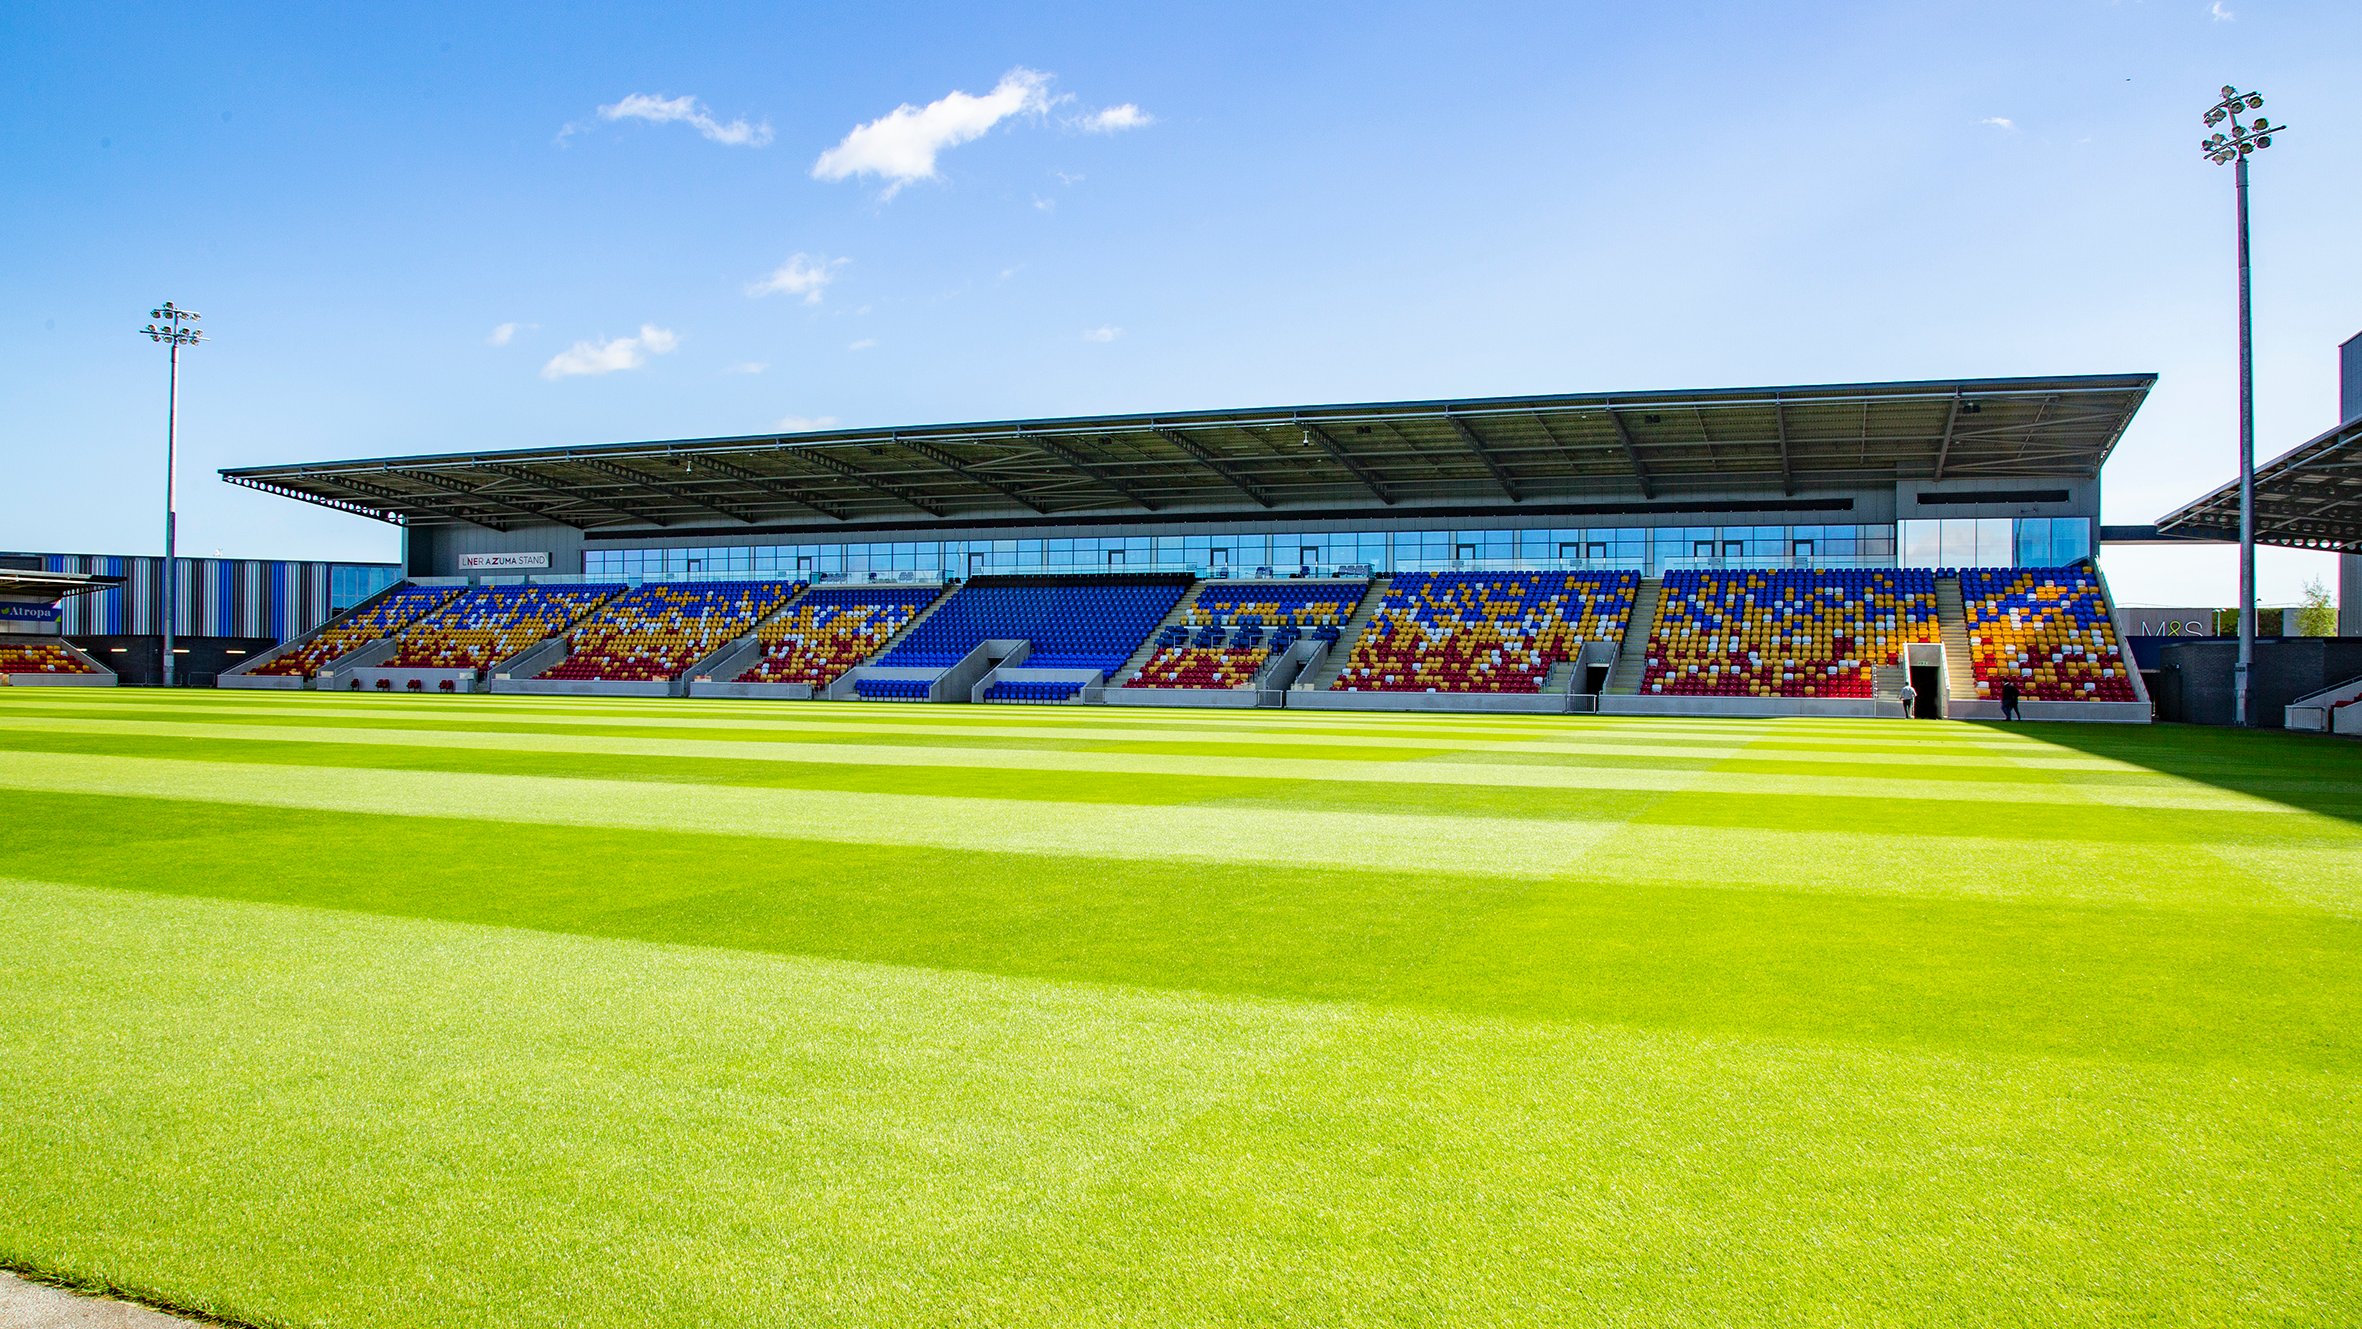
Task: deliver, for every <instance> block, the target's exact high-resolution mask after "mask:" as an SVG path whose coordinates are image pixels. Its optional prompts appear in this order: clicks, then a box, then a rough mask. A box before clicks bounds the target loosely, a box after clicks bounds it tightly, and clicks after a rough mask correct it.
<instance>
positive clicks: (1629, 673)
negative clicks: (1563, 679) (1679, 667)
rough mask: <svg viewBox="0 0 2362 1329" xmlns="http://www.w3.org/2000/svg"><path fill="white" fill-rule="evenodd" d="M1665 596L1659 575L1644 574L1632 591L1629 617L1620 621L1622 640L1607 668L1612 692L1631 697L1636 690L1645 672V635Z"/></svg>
mask: <svg viewBox="0 0 2362 1329" xmlns="http://www.w3.org/2000/svg"><path fill="white" fill-rule="evenodd" d="M1664 597H1665V581H1664V578H1662V577H1644V578H1642V579H1641V583H1640V589H1639V590H1637V591H1635V592H1633V595H1632V618H1631V620H1630V621H1629V622H1627V623H1626V624H1625V625H1624V640H1623V642H1622V644H1620V645H1619V646H1618V647H1617V649H1616V665H1615V668H1613V669H1610V670H1609V671H1608V676H1607V691H1608V693H1609V694H1610V695H1612V696H1619V697H1631V696H1637V695H1638V694H1639V692H1640V680H1641V678H1642V676H1644V675H1645V674H1647V673H1648V643H1649V638H1650V637H1651V636H1653V635H1655V633H1656V630H1657V606H1658V604H1659V603H1660V602H1661V601H1663V599H1664Z"/></svg>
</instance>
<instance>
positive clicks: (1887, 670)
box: [1870, 664, 1911, 701]
mask: <svg viewBox="0 0 2362 1329" xmlns="http://www.w3.org/2000/svg"><path fill="white" fill-rule="evenodd" d="M1910 678H1911V671H1910V670H1909V669H1908V668H1906V667H1905V666H1902V665H1899V664H1883V665H1872V666H1870V695H1871V696H1873V697H1876V698H1878V699H1879V700H1880V701H1897V700H1900V699H1901V697H1902V695H1903V684H1904V683H1906V682H1909V681H1910Z"/></svg>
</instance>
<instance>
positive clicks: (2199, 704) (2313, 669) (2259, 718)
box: [2157, 637, 2362, 729]
mask: <svg viewBox="0 0 2362 1329" xmlns="http://www.w3.org/2000/svg"><path fill="white" fill-rule="evenodd" d="M2161 656H2162V667H2161V668H2160V669H2159V670H2158V679H2157V681H2158V697H2157V716H2158V718H2159V719H2161V720H2180V721H2185V722H2187V723H2190V724H2217V725H2227V724H2230V723H2231V722H2232V719H2233V715H2232V712H2233V709H2234V702H2233V698H2234V695H2235V694H2234V691H2233V682H2232V666H2233V665H2235V664H2236V663H2237V662H2238V659H2239V643H2238V642H2237V641H2233V640H2228V639H2225V640H2217V641H2177V642H2174V643H2172V644H2170V645H2168V646H2166V648H2165V649H2164V651H2163V652H2162V653H2161ZM2357 675H2362V637H2279V638H2274V639H2272V640H2269V641H2259V642H2257V643H2256V644H2255V671H2254V674H2253V677H2252V678H2251V680H2250V682H2251V685H2252V687H2251V693H2252V695H2251V696H2250V697H2249V698H2248V706H2249V710H2250V716H2249V718H2250V719H2251V720H2252V721H2253V723H2255V724H2256V725H2257V726H2259V727H2262V728H2267V729H2278V728H2280V727H2281V726H2282V725H2283V724H2285V723H2286V720H2287V708H2288V704H2289V703H2290V702H2292V701H2295V700H2296V699H2297V698H2299V697H2304V696H2309V695H2311V694H2312V693H2315V692H2319V691H2320V690H2321V689H2323V688H2326V687H2331V686H2333V685H2335V684H2338V683H2343V682H2344V681H2346V680H2347V679H2349V678H2353V677H2356V676H2357Z"/></svg>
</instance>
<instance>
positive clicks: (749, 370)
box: [722, 360, 771, 374]
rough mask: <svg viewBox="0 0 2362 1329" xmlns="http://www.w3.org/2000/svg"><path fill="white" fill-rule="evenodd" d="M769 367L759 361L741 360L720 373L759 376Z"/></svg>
mask: <svg viewBox="0 0 2362 1329" xmlns="http://www.w3.org/2000/svg"><path fill="white" fill-rule="evenodd" d="M770 367H771V366H769V365H767V364H764V363H763V362H762V361H760V360H741V361H739V362H738V363H736V364H734V365H732V366H730V367H729V368H728V369H725V370H723V371H722V372H723V373H725V374H760V373H762V372H763V371H764V370H766V369H769V368H770Z"/></svg>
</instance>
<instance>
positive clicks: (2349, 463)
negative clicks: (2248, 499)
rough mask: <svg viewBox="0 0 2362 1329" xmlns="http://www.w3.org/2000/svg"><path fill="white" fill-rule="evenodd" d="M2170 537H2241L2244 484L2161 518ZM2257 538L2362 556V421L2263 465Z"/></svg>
mask: <svg viewBox="0 0 2362 1329" xmlns="http://www.w3.org/2000/svg"><path fill="white" fill-rule="evenodd" d="M2157 529H2158V531H2159V532H2161V533H2163V534H2166V535H2194V536H2208V535H2211V536H2219V537H2224V538H2228V539H2233V540H2235V539H2238V538H2239V482H2238V481H2237V480H2236V479H2234V480H2232V481H2231V482H2230V483H2228V484H2226V485H2224V486H2222V487H2221V488H2219V489H2217V490H2215V491H2214V492H2212V493H2210V494H2208V495H2206V496H2205V497H2203V498H2200V499H2198V500H2197V501H2196V502H2193V503H2187V504H2184V505H2183V506H2181V507H2179V508H2176V509H2174V510H2173V511H2172V512H2169V513H2167V514H2166V515H2165V516H2163V517H2160V518H2158V519H2157ZM2255 538H2256V540H2257V541H2258V542H2259V543H2262V544H2268V545H2288V546H2290V547H2292V548H2297V549H2336V550H2340V551H2342V552H2344V553H2348V554H2355V553H2362V419H2353V420H2348V421H2346V422H2345V423H2344V424H2342V425H2339V426H2338V427H2337V428H2335V429H2332V430H2330V431H2329V432H2328V433H2326V434H2323V435H2321V436H2320V437H2319V438H2316V439H2313V440H2312V441H2311V442H2308V443H2304V444H2301V445H2299V446H2297V447H2296V448H2294V449H2292V450H2290V451H2288V452H2285V453H2282V454H2281V455H2279V456H2277V457H2274V458H2273V459H2272V460H2270V461H2268V462H2265V463H2263V464H2262V465H2260V466H2258V467H2256V468H2255Z"/></svg>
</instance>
